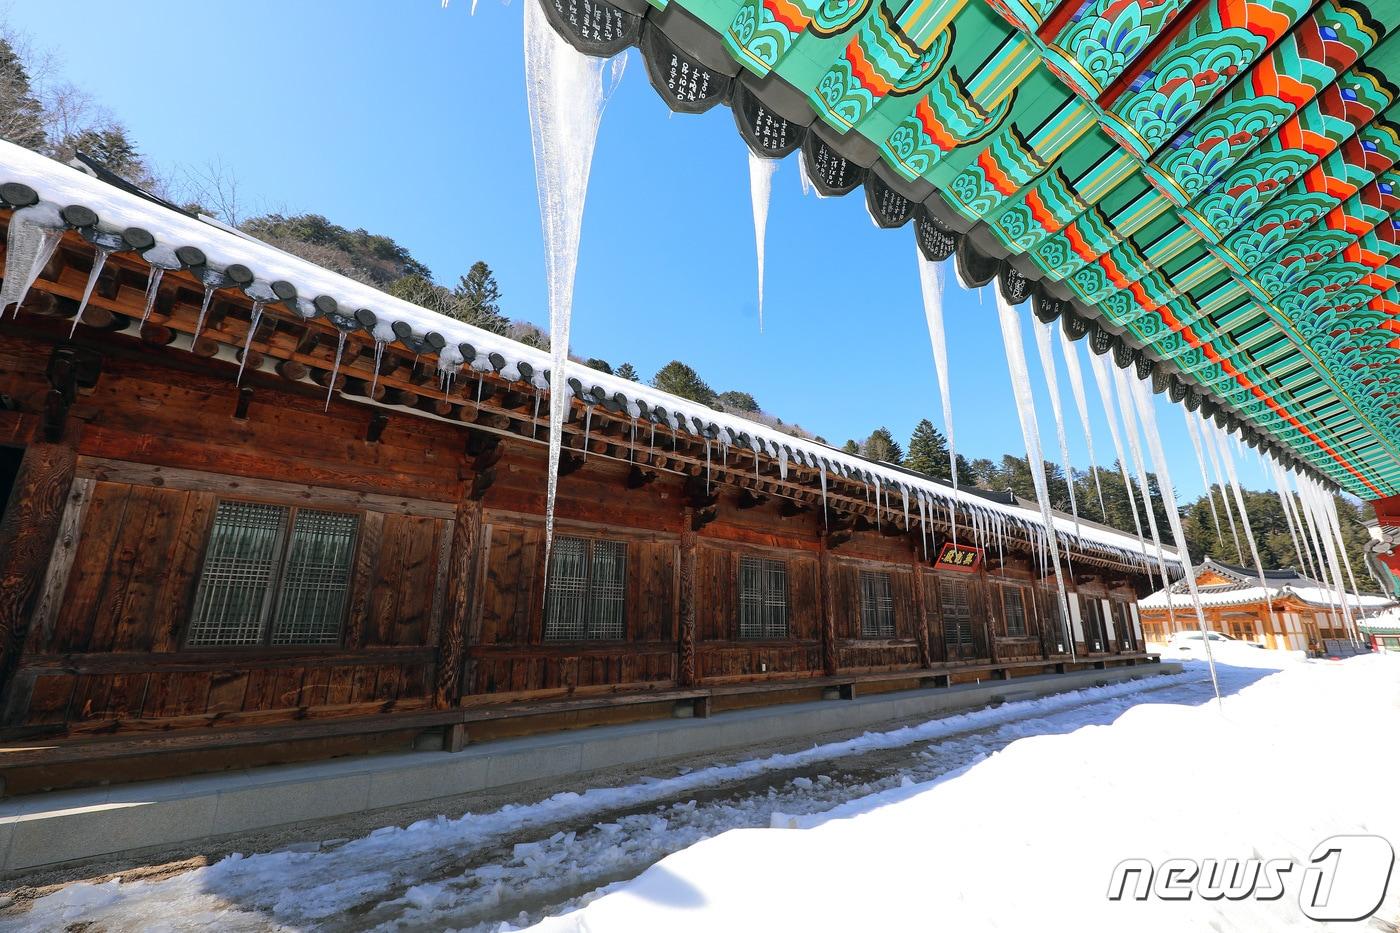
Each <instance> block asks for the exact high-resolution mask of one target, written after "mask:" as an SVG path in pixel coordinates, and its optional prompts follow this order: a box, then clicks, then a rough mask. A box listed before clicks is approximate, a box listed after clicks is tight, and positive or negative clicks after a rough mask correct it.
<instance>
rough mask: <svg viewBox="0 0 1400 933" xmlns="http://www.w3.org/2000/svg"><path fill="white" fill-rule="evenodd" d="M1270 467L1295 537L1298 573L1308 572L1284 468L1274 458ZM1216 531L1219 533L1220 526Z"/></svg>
mask: <svg viewBox="0 0 1400 933" xmlns="http://www.w3.org/2000/svg"><path fill="white" fill-rule="evenodd" d="M1268 468H1269V472H1270V474H1271V475H1272V477H1273V480H1274V492H1276V493H1278V504H1279V506H1281V507H1282V509H1283V520H1284V522H1285V523H1286V524H1287V525H1288V536H1289V537H1290V538H1292V539H1293V556H1294V557H1297V558H1298V573H1300V574H1304V573H1307V572H1308V565H1307V562H1306V561H1304V560H1303V545H1302V543H1301V542H1300V541H1299V539H1298V531H1299V529H1298V528H1297V526H1295V525H1294V524H1293V518H1294V516H1293V508H1292V503H1291V502H1289V496H1288V492H1287V489H1288V484H1287V483H1286V482H1285V481H1284V479H1283V470H1281V469H1280V468H1279V465H1278V464H1277V463H1275V462H1274V461H1272V460H1270V461H1269V463H1268ZM1216 533H1217V534H1219V527H1218V526H1217V528H1216Z"/></svg>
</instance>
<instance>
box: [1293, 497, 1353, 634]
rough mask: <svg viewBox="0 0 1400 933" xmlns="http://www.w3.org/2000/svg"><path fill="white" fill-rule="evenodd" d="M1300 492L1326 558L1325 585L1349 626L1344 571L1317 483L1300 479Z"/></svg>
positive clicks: (1306, 512) (1321, 551)
mask: <svg viewBox="0 0 1400 933" xmlns="http://www.w3.org/2000/svg"><path fill="white" fill-rule="evenodd" d="M1298 491H1299V493H1300V494H1301V498H1302V500H1303V512H1304V514H1305V515H1307V516H1308V522H1309V527H1310V529H1311V531H1312V533H1313V536H1314V538H1315V539H1318V540H1319V548H1318V551H1319V553H1320V554H1323V555H1325V556H1326V563H1325V566H1326V569H1327V574H1326V576H1327V578H1328V579H1327V580H1326V581H1324V583H1326V584H1327V585H1330V586H1331V588H1332V597H1333V599H1335V600H1336V602H1337V605H1338V606H1339V607H1340V608H1341V609H1342V611H1343V613H1342V614H1343V617H1344V618H1345V619H1346V621H1347V623H1348V624H1349V623H1350V620H1351V611H1350V608H1349V607H1348V606H1347V601H1346V598H1345V596H1344V595H1343V591H1342V571H1341V564H1340V562H1339V561H1338V560H1337V545H1336V542H1335V541H1334V540H1333V538H1332V535H1331V534H1330V533H1329V532H1330V529H1329V528H1328V527H1327V522H1326V519H1325V518H1324V516H1323V513H1322V510H1321V508H1320V506H1319V502H1318V493H1320V490H1319V489H1318V487H1317V483H1316V482H1315V481H1314V480H1313V479H1312V478H1310V477H1308V478H1302V477H1300V478H1299V482H1298ZM1334 618H1335V614H1334Z"/></svg>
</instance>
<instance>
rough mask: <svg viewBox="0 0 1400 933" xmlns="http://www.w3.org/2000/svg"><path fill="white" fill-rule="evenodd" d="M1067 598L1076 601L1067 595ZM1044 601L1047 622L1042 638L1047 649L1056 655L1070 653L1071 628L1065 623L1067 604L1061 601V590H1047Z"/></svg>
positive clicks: (1043, 627)
mask: <svg viewBox="0 0 1400 933" xmlns="http://www.w3.org/2000/svg"><path fill="white" fill-rule="evenodd" d="M1066 598H1067V599H1074V596H1073V595H1072V594H1066ZM1044 600H1045V601H1044V605H1045V607H1046V609H1045V622H1044V625H1043V626H1042V629H1041V638H1042V639H1043V641H1044V642H1045V646H1046V649H1047V650H1049V651H1052V652H1054V653H1056V654H1058V653H1061V652H1066V651H1069V647H1068V639H1069V637H1070V626H1069V625H1067V624H1066V621H1065V606H1066V603H1063V602H1061V601H1060V592H1059V590H1052V589H1047V590H1045V592H1044Z"/></svg>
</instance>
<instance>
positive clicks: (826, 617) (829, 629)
mask: <svg viewBox="0 0 1400 933" xmlns="http://www.w3.org/2000/svg"><path fill="white" fill-rule="evenodd" d="M828 538H829V535H828V532H827V531H826V529H822V532H821V536H820V538H819V539H818V540H819V541H820V544H821V550H820V551H819V552H818V554H817V582H818V584H819V587H820V590H821V617H822V621H821V624H822V669H823V670H824V671H825V672H826V674H827V675H828V676H833V677H834V676H835V675H836V669H837V667H838V656H837V652H836V605H835V598H834V596H833V593H832V586H831V574H832V569H831V551H830V548H829V547H828Z"/></svg>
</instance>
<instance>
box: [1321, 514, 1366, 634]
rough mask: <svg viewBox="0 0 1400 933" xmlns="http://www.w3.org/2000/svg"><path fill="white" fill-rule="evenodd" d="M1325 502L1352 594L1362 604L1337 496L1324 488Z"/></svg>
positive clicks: (1358, 603)
mask: <svg viewBox="0 0 1400 933" xmlns="http://www.w3.org/2000/svg"><path fill="white" fill-rule="evenodd" d="M1322 494H1323V496H1324V504H1325V505H1326V506H1327V517H1328V518H1329V519H1331V521H1332V530H1333V531H1334V532H1336V534H1337V549H1338V550H1339V551H1340V552H1341V554H1342V566H1344V567H1345V568H1346V571H1347V579H1348V580H1350V581H1351V595H1352V596H1355V597H1356V601H1357V605H1358V607H1359V606H1360V604H1361V591H1360V589H1359V588H1358V587H1357V585H1356V574H1354V573H1353V572H1352V570H1351V556H1350V555H1349V554H1347V541H1346V538H1345V537H1344V536H1343V535H1342V517H1341V515H1339V514H1338V513H1337V498H1336V496H1332V495H1329V494H1328V493H1327V491H1326V490H1323V493H1322Z"/></svg>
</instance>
